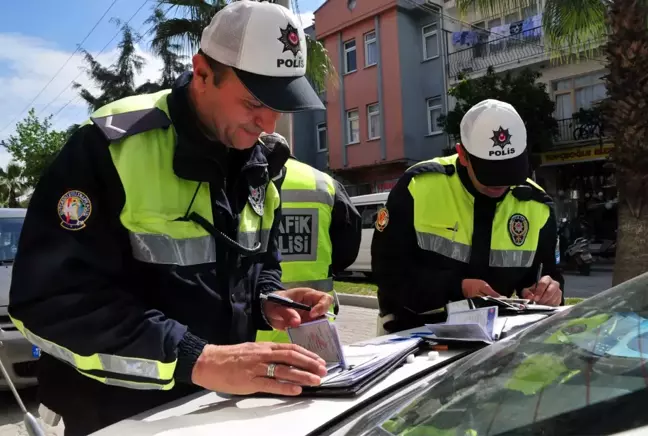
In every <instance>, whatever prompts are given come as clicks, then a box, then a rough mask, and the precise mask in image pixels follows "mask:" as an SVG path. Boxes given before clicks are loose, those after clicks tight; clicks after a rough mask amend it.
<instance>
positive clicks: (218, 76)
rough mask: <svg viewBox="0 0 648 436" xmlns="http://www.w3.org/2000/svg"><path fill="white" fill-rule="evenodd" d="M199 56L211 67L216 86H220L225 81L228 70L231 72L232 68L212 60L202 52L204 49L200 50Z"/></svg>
mask: <svg viewBox="0 0 648 436" xmlns="http://www.w3.org/2000/svg"><path fill="white" fill-rule="evenodd" d="M198 54H199V55H201V56H202V57H204V58H205V60H206V61H207V64H208V65H209V68H210V69H211V71H212V73H213V74H214V86H218V85H220V83H221V82H222V81H223V78H224V77H225V74H227V70H229V68H230V67H228V66H227V65H225V64H221V63H220V62H218V61H216V60H214V59H212V58H210V57H209V56H207V55H206V54H205V52H204V51H202V49H198Z"/></svg>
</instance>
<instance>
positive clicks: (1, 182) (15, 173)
mask: <svg viewBox="0 0 648 436" xmlns="http://www.w3.org/2000/svg"><path fill="white" fill-rule="evenodd" d="M26 188H27V184H26V183H25V178H24V177H23V172H22V168H21V167H20V165H18V164H16V163H14V162H9V163H8V164H7V169H6V170H5V169H2V168H0V198H1V200H0V201H1V203H2V205H3V206H5V207H20V202H19V201H18V198H20V197H21V196H22V195H23V194H24V193H25V189H26Z"/></svg>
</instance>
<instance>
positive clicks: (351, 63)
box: [344, 39, 358, 73]
mask: <svg viewBox="0 0 648 436" xmlns="http://www.w3.org/2000/svg"><path fill="white" fill-rule="evenodd" d="M357 69H358V65H357V60H356V42H355V39H352V40H351V41H347V42H345V43H344V72H345V73H353V72H354V71H355V70H357Z"/></svg>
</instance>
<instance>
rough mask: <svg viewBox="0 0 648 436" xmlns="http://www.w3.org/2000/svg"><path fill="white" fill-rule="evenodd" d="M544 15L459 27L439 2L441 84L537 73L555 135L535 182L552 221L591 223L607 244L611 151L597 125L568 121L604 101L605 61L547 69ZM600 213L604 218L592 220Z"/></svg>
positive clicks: (473, 20)
mask: <svg viewBox="0 0 648 436" xmlns="http://www.w3.org/2000/svg"><path fill="white" fill-rule="evenodd" d="M543 9H544V1H543V0H531V1H530V2H529V3H528V4H527V5H526V6H525V7H523V8H519V9H515V10H510V11H506V12H504V13H501V14H497V15H494V16H484V15H482V14H479V13H478V12H476V11H475V10H471V11H469V12H468V14H467V15H466V16H465V17H463V18H461V19H460V17H459V14H458V12H457V8H456V4H455V0H449V1H446V2H444V9H443V10H444V16H445V17H444V21H445V24H446V25H445V27H444V30H445V31H446V32H445V35H446V38H445V44H446V45H447V52H448V63H447V76H448V84H449V85H450V86H452V85H453V84H455V83H456V82H457V80H458V76H459V74H460V73H463V74H464V75H466V76H467V77H468V78H476V77H479V76H481V75H483V74H485V73H486V70H487V68H488V67H489V66H492V67H493V68H494V70H495V71H496V72H506V71H513V72H515V71H519V70H520V69H522V68H527V67H528V68H532V69H535V70H538V71H539V72H540V73H541V74H542V76H541V78H540V79H539V80H540V81H542V82H544V83H545V84H546V85H547V90H548V92H549V94H550V96H551V98H552V99H553V100H554V102H555V114H554V117H555V119H556V120H557V122H558V127H559V129H558V134H557V136H556V137H555V138H554V144H553V146H552V147H551V148H550V149H549V148H544V149H542V150H534V152H535V153H536V154H537V156H538V158H539V161H540V162H541V166H540V167H539V168H538V169H537V170H536V173H535V175H536V179H537V181H539V182H540V183H541V185H543V186H544V187H545V189H546V190H547V191H548V192H549V194H551V195H552V196H553V197H554V200H555V202H556V208H557V215H558V217H559V218H560V217H564V218H568V219H576V218H577V217H580V218H579V219H587V220H589V221H591V222H598V224H594V226H595V227H596V226H597V225H598V226H599V227H601V228H599V229H595V233H599V234H606V235H607V237H613V236H610V235H613V233H614V230H615V229H616V224H615V222H616V216H615V214H616V206H615V205H616V201H617V198H618V195H617V189H616V182H615V176H614V169H613V166H612V165H610V164H609V163H608V162H606V159H607V157H608V156H609V153H610V151H611V150H612V149H613V148H614V144H612V143H611V141H610V140H609V139H608V138H607V137H606V136H605V131H604V129H603V126H602V124H601V123H600V120H597V119H591V120H586V121H583V120H581V119H579V118H578V117H575V116H574V114H575V113H577V112H578V111H579V110H580V109H591V108H592V107H593V106H595V105H596V103H598V102H600V101H601V100H603V99H604V98H605V97H606V87H605V84H604V82H603V76H604V75H605V74H606V70H605V59H604V58H603V57H602V56H599V57H593V58H592V57H590V58H588V59H586V58H584V57H583V58H581V59H579V60H578V61H571V62H555V61H552V56H551V54H550V53H549V51H548V44H547V43H546V37H545V35H544V34H543V29H542V14H543ZM604 42H605V40H604V39H603V38H601V39H600V40H592V41H590V43H591V45H590V46H591V47H597V46H600V45H601V44H602V43H604ZM449 106H450V107H452V106H453V102H452V101H450V102H449ZM602 209H604V210H605V211H604V212H605V213H599V212H600V211H601V210H602ZM601 216H607V218H601ZM583 217H589V218H583ZM613 218H614V219H613Z"/></svg>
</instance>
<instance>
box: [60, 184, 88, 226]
mask: <svg viewBox="0 0 648 436" xmlns="http://www.w3.org/2000/svg"><path fill="white" fill-rule="evenodd" d="M91 214H92V202H91V201H90V198H89V197H88V196H87V195H86V194H85V193H84V192H81V191H78V190H72V191H67V192H66V193H65V194H63V196H62V197H61V199H60V200H59V202H58V215H59V218H60V219H61V227H63V228H64V229H67V230H81V229H83V228H84V227H85V226H86V221H87V220H88V218H90V215H91Z"/></svg>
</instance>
